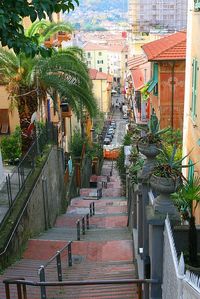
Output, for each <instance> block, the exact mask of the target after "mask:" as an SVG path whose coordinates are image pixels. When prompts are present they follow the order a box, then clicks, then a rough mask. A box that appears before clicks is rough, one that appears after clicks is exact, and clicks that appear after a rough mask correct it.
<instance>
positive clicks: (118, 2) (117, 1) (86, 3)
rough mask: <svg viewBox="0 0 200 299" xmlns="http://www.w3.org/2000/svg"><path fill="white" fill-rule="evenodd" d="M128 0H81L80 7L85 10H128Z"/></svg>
mask: <svg viewBox="0 0 200 299" xmlns="http://www.w3.org/2000/svg"><path fill="white" fill-rule="evenodd" d="M127 3H128V0H112V1H108V0H80V8H81V9H83V10H88V9H89V10H93V11H102V12H105V11H109V10H113V9H117V10H120V11H123V12H127Z"/></svg>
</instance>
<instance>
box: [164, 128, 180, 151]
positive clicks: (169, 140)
mask: <svg viewBox="0 0 200 299" xmlns="http://www.w3.org/2000/svg"><path fill="white" fill-rule="evenodd" d="M162 137H163V142H164V144H168V145H173V144H176V146H177V148H182V139H183V136H182V132H181V130H180V129H177V130H174V129H172V128H169V129H168V130H167V131H166V132H165V133H164V134H163V136H162Z"/></svg>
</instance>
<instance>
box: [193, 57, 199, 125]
mask: <svg viewBox="0 0 200 299" xmlns="http://www.w3.org/2000/svg"><path fill="white" fill-rule="evenodd" d="M197 68H198V61H197V59H196V58H194V59H193V63H192V119H193V120H195V118H196V101H197Z"/></svg>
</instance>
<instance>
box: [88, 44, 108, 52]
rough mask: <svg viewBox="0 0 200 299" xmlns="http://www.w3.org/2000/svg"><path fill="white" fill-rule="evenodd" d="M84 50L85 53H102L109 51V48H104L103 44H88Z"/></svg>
mask: <svg viewBox="0 0 200 299" xmlns="http://www.w3.org/2000/svg"><path fill="white" fill-rule="evenodd" d="M83 49H84V50H85V51H98V50H101V51H102V50H108V47H107V46H104V45H101V44H96V43H90V42H88V43H86V44H85V45H84V46H83Z"/></svg>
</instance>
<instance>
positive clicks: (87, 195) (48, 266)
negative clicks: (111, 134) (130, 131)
mask: <svg viewBox="0 0 200 299" xmlns="http://www.w3.org/2000/svg"><path fill="white" fill-rule="evenodd" d="M115 117H118V115H115ZM123 125H124V122H123V121H121V125H120V124H119V131H120V126H123ZM111 167H112V162H111V161H107V160H105V161H104V164H103V168H102V173H101V176H96V180H97V187H98V188H101V187H102V186H104V188H103V189H102V197H101V198H100V199H99V200H97V199H96V198H95V197H94V192H95V190H94V189H91V188H88V189H81V190H80V197H78V198H73V199H72V200H71V204H70V206H69V207H68V209H67V211H66V213H65V214H63V215H61V216H59V217H58V219H57V221H56V223H55V226H54V227H53V228H52V229H49V230H48V231H46V232H44V233H43V234H41V235H40V236H38V237H37V238H33V239H31V240H29V242H28V244H27V248H26V250H25V252H24V254H23V259H21V260H20V261H17V262H16V263H14V264H13V265H12V266H11V267H9V268H8V269H7V270H6V271H5V272H4V274H3V275H1V276H0V278H1V285H0V299H5V292H4V286H3V284H2V281H3V279H5V278H18V277H21V278H25V279H26V280H30V281H39V276H38V269H39V268H40V266H41V265H44V269H45V277H46V281H56V280H57V277H58V276H57V270H56V268H57V267H56V261H55V260H53V259H52V261H51V262H49V260H50V259H51V258H52V256H54V255H55V254H56V252H57V251H58V250H59V251H60V252H62V254H61V262H62V265H63V266H62V279H63V281H66V280H69V281H83V280H94V279H98V280H104V279H105V280H115V279H116V280H119V279H133V278H137V272H136V268H135V265H134V263H133V261H134V256H133V241H132V236H131V232H130V231H129V229H128V228H127V200H126V198H125V197H122V196H121V194H122V187H121V185H120V179H119V176H118V173H117V171H116V169H115V167H114V169H113V173H112V176H111V177H110V176H109V174H110V169H111ZM93 179H94V178H93ZM102 182H104V183H102ZM105 182H106V185H105ZM91 191H93V193H91ZM93 203H94V210H95V212H94V211H93V212H94V215H93V216H92V217H90V219H89V229H88V230H86V233H85V235H82V234H81V237H80V239H81V240H80V241H77V224H76V223H77V220H78V219H83V217H85V215H87V214H88V213H89V214H90V215H91V209H90V207H91V206H90V204H93ZM69 241H72V248H71V251H72V266H71V267H69V266H67V267H66V260H67V253H66V250H63V251H62V248H63V247H66V244H67V243H68V242H69ZM11 288H12V292H11V298H12V299H15V298H17V292H16V288H14V286H12V287H11ZM27 290H28V296H27V299H29V298H30V299H39V298H48V299H53V298H54V299H55V298H56V299H64V298H71V299H72V298H73V299H79V298H81V299H89V298H91V299H92V298H93V299H94V298H116V299H122V298H123V299H125V298H130V299H137V298H138V295H137V286H136V285H133V284H123V285H120V284H117V285H104V284H102V285H98V286H97V285H96V286H75V287H72V286H70V287H69V286H68V287H54V288H52V287H47V288H46V296H47V297H42V296H41V295H40V289H39V287H31V286H28V287H27ZM40 296H41V297H40Z"/></svg>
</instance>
